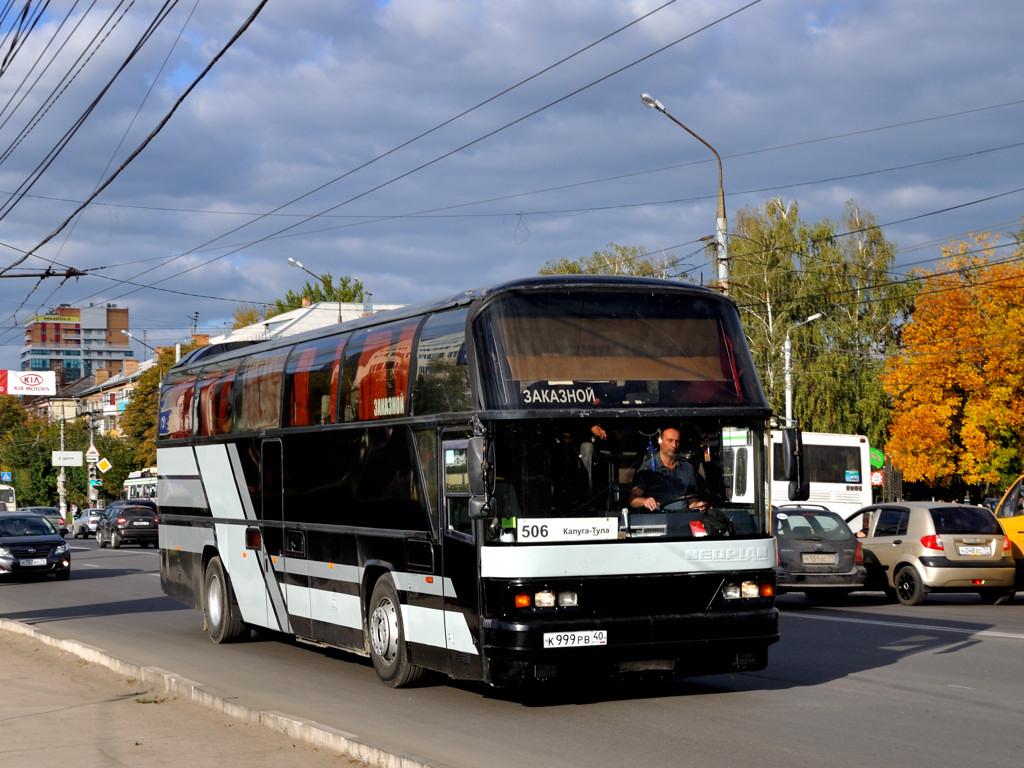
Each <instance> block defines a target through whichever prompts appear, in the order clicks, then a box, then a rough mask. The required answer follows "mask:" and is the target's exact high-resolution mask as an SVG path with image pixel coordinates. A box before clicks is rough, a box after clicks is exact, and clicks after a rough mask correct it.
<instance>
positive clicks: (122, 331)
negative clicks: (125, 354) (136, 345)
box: [121, 328, 135, 339]
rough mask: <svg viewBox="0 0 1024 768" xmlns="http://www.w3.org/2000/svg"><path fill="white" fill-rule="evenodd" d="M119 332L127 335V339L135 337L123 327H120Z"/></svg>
mask: <svg viewBox="0 0 1024 768" xmlns="http://www.w3.org/2000/svg"><path fill="white" fill-rule="evenodd" d="M121 333H123V334H124V335H125V336H127V337H128V338H129V339H134V338H135V337H134V336H132V335H131V334H130V333H129V332H128V331H126V330H125V329H124V328H122V329H121Z"/></svg>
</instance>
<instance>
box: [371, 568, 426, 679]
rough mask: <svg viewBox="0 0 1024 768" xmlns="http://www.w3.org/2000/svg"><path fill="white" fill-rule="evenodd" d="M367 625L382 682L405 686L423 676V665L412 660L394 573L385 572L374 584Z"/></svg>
mask: <svg viewBox="0 0 1024 768" xmlns="http://www.w3.org/2000/svg"><path fill="white" fill-rule="evenodd" d="M366 629H367V632H368V633H369V636H370V657H371V658H372V659H373V667H374V669H375V670H377V676H378V677H379V678H380V679H381V681H382V682H384V683H385V684H387V685H389V686H391V687H392V688H402V687H403V686H406V685H410V684H411V683H413V682H415V681H416V680H418V679H419V678H420V677H421V676H422V674H423V668H422V667H418V666H416V665H415V664H412V663H410V662H409V649H408V648H407V647H406V644H405V629H404V621H403V619H402V605H401V603H400V602H399V600H398V591H397V590H396V589H395V585H394V582H392V581H391V577H390V576H381V577H380V579H378V580H377V583H376V584H375V585H374V587H373V593H372V595H371V597H370V605H369V610H368V612H367V622H366Z"/></svg>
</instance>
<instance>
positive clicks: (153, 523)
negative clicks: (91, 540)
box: [96, 504, 160, 549]
mask: <svg viewBox="0 0 1024 768" xmlns="http://www.w3.org/2000/svg"><path fill="white" fill-rule="evenodd" d="M159 539H160V521H159V520H158V519H157V516H156V511H155V510H154V509H153V508H152V507H150V506H146V505H142V504H139V505H118V506H117V507H116V508H114V509H111V510H108V512H107V514H106V515H104V516H103V517H102V518H100V521H99V524H98V525H97V526H96V543H97V544H98V545H99V546H100V547H105V546H107V544H109V545H110V546H111V547H113V548H114V549H117V548H118V547H120V546H121V545H122V544H138V545H139V546H141V547H147V546H149V545H150V544H152V545H153V546H154V547H155V546H156V545H157V543H158V542H159Z"/></svg>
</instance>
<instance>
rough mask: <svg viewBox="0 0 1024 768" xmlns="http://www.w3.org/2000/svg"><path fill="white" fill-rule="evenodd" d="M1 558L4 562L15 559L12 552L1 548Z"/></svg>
mask: <svg viewBox="0 0 1024 768" xmlns="http://www.w3.org/2000/svg"><path fill="white" fill-rule="evenodd" d="M0 557H2V558H3V559H4V560H10V559H12V558H13V555H12V554H11V550H9V549H8V548H7V547H0Z"/></svg>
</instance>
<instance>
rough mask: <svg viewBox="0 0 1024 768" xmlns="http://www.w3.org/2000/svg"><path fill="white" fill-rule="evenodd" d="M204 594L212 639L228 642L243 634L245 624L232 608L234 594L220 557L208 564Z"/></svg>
mask: <svg viewBox="0 0 1024 768" xmlns="http://www.w3.org/2000/svg"><path fill="white" fill-rule="evenodd" d="M204 595H205V598H206V600H205V607H206V631H207V633H208V634H209V635H210V639H211V640H213V642H215V643H227V642H230V641H232V640H234V639H235V638H237V637H238V636H239V635H241V634H242V630H243V629H244V628H245V625H244V624H243V623H242V620H241V619H240V618H239V617H238V615H237V612H236V610H232V609H233V607H234V606H233V605H232V603H233V602H234V595H233V594H232V592H231V583H230V582H229V581H228V576H227V574H226V573H224V565H223V563H221V561H220V558H219V557H213V558H211V559H210V562H209V563H208V564H207V566H206V579H205V590H204Z"/></svg>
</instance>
